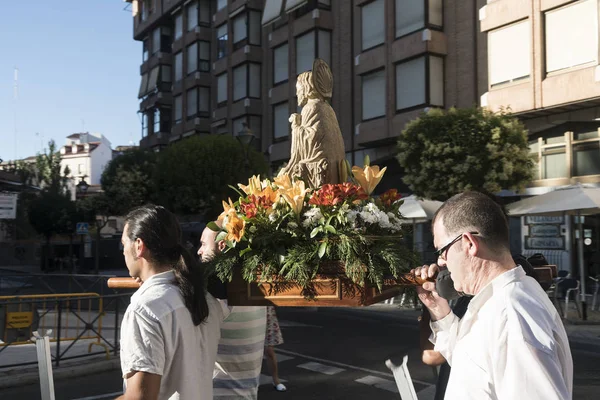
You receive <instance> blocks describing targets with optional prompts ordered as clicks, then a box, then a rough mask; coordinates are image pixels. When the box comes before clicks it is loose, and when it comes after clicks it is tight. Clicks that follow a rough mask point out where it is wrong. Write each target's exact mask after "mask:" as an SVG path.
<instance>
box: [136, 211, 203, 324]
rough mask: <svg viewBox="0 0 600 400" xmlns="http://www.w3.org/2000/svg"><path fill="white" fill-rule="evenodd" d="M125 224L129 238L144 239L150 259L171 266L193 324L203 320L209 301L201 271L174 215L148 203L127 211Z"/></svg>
mask: <svg viewBox="0 0 600 400" xmlns="http://www.w3.org/2000/svg"><path fill="white" fill-rule="evenodd" d="M125 224H126V225H127V236H128V237H129V239H130V240H131V241H135V240H136V239H138V238H139V239H141V240H142V241H143V242H144V246H146V248H147V249H148V252H149V260H150V261H151V262H153V263H155V264H158V265H161V266H163V265H165V266H166V265H170V266H172V268H173V272H174V273H175V279H176V281H177V285H178V286H179V290H180V291H181V295H182V296H183V300H184V302H185V306H186V307H187V309H188V310H189V311H190V313H191V314H192V321H193V322H194V325H199V324H200V323H202V322H203V321H204V320H206V318H207V317H208V304H207V302H206V294H205V291H204V289H205V284H204V273H203V271H202V267H201V266H200V264H199V263H198V262H197V261H196V259H194V258H193V257H192V256H191V255H190V253H189V252H188V251H187V250H186V249H185V248H184V247H183V246H182V245H181V228H180V226H179V221H177V218H176V217H175V215H173V213H171V212H170V211H169V210H167V209H166V208H164V207H162V206H155V205H153V204H149V205H145V206H141V207H138V208H135V209H134V210H132V211H130V212H129V214H127V216H126V217H125Z"/></svg>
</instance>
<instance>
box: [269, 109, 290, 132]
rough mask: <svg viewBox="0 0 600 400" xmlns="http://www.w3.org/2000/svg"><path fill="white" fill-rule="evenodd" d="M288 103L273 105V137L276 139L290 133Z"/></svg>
mask: <svg viewBox="0 0 600 400" xmlns="http://www.w3.org/2000/svg"><path fill="white" fill-rule="evenodd" d="M289 117H290V116H289V108H288V103H287V102H286V103H281V104H277V105H275V106H273V137H274V138H275V139H281V138H286V137H288V136H289V134H290V125H289V121H288V118H289Z"/></svg>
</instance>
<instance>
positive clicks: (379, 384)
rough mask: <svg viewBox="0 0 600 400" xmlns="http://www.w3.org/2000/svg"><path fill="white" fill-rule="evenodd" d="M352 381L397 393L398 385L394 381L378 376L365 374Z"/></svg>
mask: <svg viewBox="0 0 600 400" xmlns="http://www.w3.org/2000/svg"><path fill="white" fill-rule="evenodd" d="M354 382H358V383H364V384H365V385H369V386H373V387H376V388H378V389H383V390H387V391H388V392H392V393H398V387H397V386H396V382H393V381H390V380H388V379H383V378H379V377H378V376H373V375H367V376H363V377H362V378H359V379H356V380H355V381H354Z"/></svg>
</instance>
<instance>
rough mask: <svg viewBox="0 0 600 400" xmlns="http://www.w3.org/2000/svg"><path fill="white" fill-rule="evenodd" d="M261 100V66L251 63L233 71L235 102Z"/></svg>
mask: <svg viewBox="0 0 600 400" xmlns="http://www.w3.org/2000/svg"><path fill="white" fill-rule="evenodd" d="M246 97H252V98H260V64H255V63H249V64H244V65H240V66H239V67H236V68H234V69H233V101H238V100H241V99H243V98H246Z"/></svg>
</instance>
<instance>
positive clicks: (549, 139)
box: [544, 133, 565, 144]
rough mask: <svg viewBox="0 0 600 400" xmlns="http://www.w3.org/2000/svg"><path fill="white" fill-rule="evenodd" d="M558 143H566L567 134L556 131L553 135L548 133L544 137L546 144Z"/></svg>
mask: <svg viewBox="0 0 600 400" xmlns="http://www.w3.org/2000/svg"><path fill="white" fill-rule="evenodd" d="M557 143H565V134H564V133H555V134H552V135H548V136H546V137H545V138H544V144H557Z"/></svg>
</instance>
